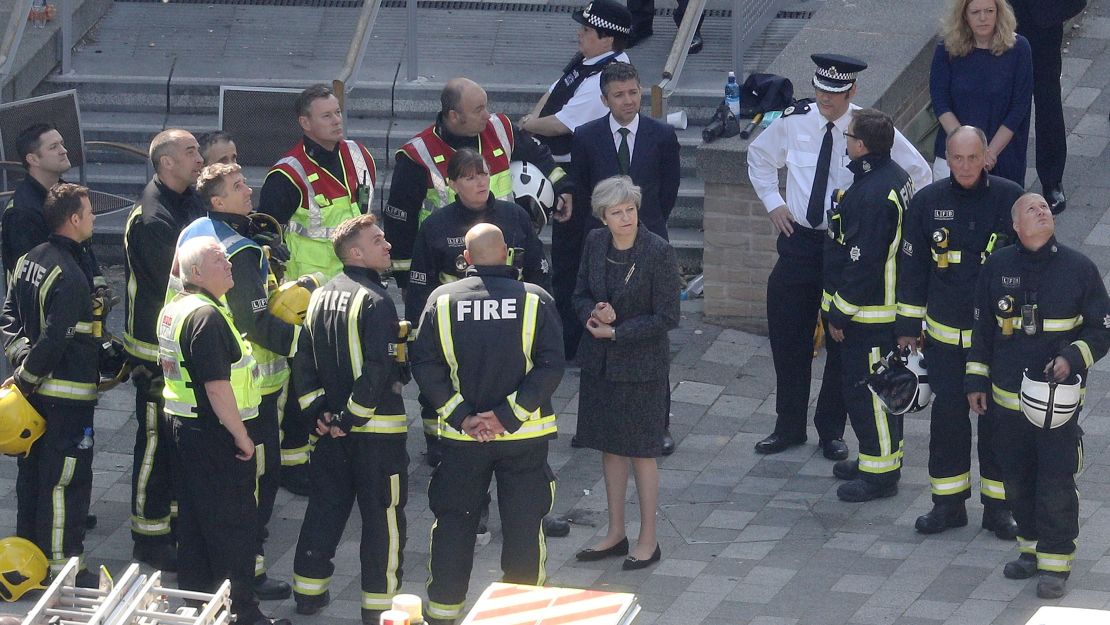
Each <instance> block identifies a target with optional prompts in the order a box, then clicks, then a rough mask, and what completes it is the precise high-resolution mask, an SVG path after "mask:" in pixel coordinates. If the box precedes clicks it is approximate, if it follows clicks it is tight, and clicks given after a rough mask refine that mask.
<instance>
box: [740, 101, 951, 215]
mask: <svg viewBox="0 0 1110 625" xmlns="http://www.w3.org/2000/svg"><path fill="white" fill-rule="evenodd" d="M809 106H810V109H809V112H808V113H796V114H794V115H791V116H789V117H780V118H779V119H776V120H775V121H774V122H772V123H771V125H770V126H768V127H767V129H766V130H764V131H763V132H761V133H760V134H759V136H757V137H756V138H755V140H753V141H752V142H751V144H750V145H749V146H748V178H749V179H750V180H751V183H752V188H754V189H755V193H756V195H758V196H759V199H760V201H762V202H763V206H764V207H766V209H767V212H768V213H769V212H771V211H773V210H775V209H776V208H778V207H779V206H782V205H783V204H786V206H787V208H788V209H790V215H791V216H792V217H793V218H794V221H795V222H796V223H798V224H800V225H802V226H804V227H807V228H810V227H813V225H812V224H810V223H809V220H808V219H807V218H806V212H807V210H808V208H809V193H810V191H811V190H812V189H813V178H814V176H815V175H816V174H817V159H818V157H819V156H820V154H821V141H822V140H824V138H825V125H826V124H827V123H828V120H827V119H825V118H824V117H822V116H821V113H820V110H819V109H818V108H817V105H816V104H810V105H809ZM859 108H860V107H858V106H856V105H855V104H852V105H850V106H849V109H848V111H847V112H846V113H844V115H842V116H841V117H840V119H837V120H836V121H834V122H833V124H834V125H835V127H834V128H833V131H832V132H833V147H832V162H831V163H830V164H829V183H828V186H827V187H826V193H825V197H824V202H825V208H824V210H822V211H821V218H822V221H821V223H820V224H818V225H817V228H819V229H821V230H824V229H826V228H827V227H828V225H827V224H826V223H825V221H826V217H825V211H827V210H828V209H829V208H830V200H829V196H830V195H831V194H832V192H833V190H834V189H847V188H848V187H849V186H851V185H852V179H853V177H854V176H853V174H852V172H851V171H849V170H848V163H850V162H851V159H849V158H848V154H847V149H848V144H847V141H846V139H845V138H844V132H845V131H847V130H848V125H849V124H850V123H851V121H852V111H854V110H857V109H859ZM890 156H891V158H892V159H893V160H894V161H895V162H896V163H898V164H899V165H901V166H902V169H904V170H906V173H907V174H909V175H910V179H911V180H913V184H914V188H915V189H922V188H924V187H925V186H926V185H928V184H929V183H931V182H932V181H933V172H932V169H931V168H930V167H929V163H927V162H926V161H925V159H924V157H922V156H921V154H920V153H919V152H918V151H917V148H915V147H914V146H913V144H912V143H910V142H909V140H908V139H906V138H905V137H904V136H902V133H901V132H899V131H898V129H897V128H896V129H895V130H894V147H893V148H891V150H890ZM783 167H786V199H785V200H784V199H783V197H782V193H781V192H780V191H779V173H778V170H779V169H781V168H783Z"/></svg>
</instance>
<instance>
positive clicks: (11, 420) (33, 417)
mask: <svg viewBox="0 0 1110 625" xmlns="http://www.w3.org/2000/svg"><path fill="white" fill-rule="evenodd" d="M45 431H46V420H45V419H43V418H42V415H40V414H39V413H38V411H37V410H35V409H34V408H32V407H31V404H29V403H27V399H26V398H24V397H23V393H21V392H19V389H18V388H16V387H15V385H10V386H4V387H0V453H4V454H7V455H9V456H24V457H26V456H27V454H29V453H30V452H31V445H33V444H34V442H35V441H37V440H38V439H39V437H40V436H42V433H43V432H45Z"/></svg>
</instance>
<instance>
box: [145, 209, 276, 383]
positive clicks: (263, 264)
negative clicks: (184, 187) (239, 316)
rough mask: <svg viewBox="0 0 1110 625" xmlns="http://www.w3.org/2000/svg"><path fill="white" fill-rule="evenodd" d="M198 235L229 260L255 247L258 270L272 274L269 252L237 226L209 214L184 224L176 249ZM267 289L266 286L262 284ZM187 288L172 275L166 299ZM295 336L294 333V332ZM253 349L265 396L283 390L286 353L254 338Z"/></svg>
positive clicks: (224, 300)
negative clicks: (213, 242)
mask: <svg viewBox="0 0 1110 625" xmlns="http://www.w3.org/2000/svg"><path fill="white" fill-rule="evenodd" d="M196 237H213V238H214V239H216V240H217V241H219V242H220V245H222V246H223V248H224V251H225V253H226V254H227V259H228V260H229V261H230V260H232V258H234V257H235V255H236V254H238V253H239V252H242V251H243V250H247V249H253V250H255V251H257V252H258V258H259V267H258V268H259V270H260V271H261V274H262V275H263V276H269V275H270V261H268V260H266V254H265V253H263V251H262V246H260V245H259V244H258V243H256V242H255V241H254V240H252V239H248V238H247V237H245V236H243V235H241V234H239V233H238V232H236V231H235V229H234V228H232V227H231V226H229V225H227V224H226V223H224V222H222V221H220V220H218V219H211V218H209V217H201V218H200V219H197V220H196V221H194V222H193V223H191V224H189V225H188V226H185V229H184V230H182V231H181V234H180V235H178V237H177V249H181V246H182V245H184V244H185V242H186V241H188V240H189V239H193V238H196ZM263 288H264V289H265V288H266V285H263ZM184 292H185V288H184V285H182V283H181V278H180V277H179V276H175V275H173V274H172V273H171V274H170V278H169V284H168V285H167V287H166V301H165V304H169V303H170V302H171V301H173V298H174V297H176V296H177V295H178V294H180V293H184ZM220 301H221V303H222V304H224V305H225V306H226V305H227V297H226V296H224V297H222V298H220ZM294 336H295V335H294ZM250 344H251V349H252V350H253V351H254V360H255V362H257V363H258V372H259V375H260V377H259V379H258V388H259V391H260V392H261V393H262V394H263V395H269V394H270V393H276V392H278V391H279V390H281V387H282V386H283V385H284V384H285V382H286V380H288V379H289V357H288V356H287V355H283V354H275V353H274V352H272V351H270V350H268V349H266V348H265V347H263V346H261V345H259V344H258V343H256V342H254V341H250Z"/></svg>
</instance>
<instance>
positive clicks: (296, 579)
mask: <svg viewBox="0 0 1110 625" xmlns="http://www.w3.org/2000/svg"><path fill="white" fill-rule="evenodd" d="M329 584H331V578H330V577H325V578H323V579H317V578H313V577H305V576H303V575H297V574H296V573H294V574H293V592H295V593H298V594H301V595H310V596H317V595H322V594H324V593H325V592H327V590H328V585H329Z"/></svg>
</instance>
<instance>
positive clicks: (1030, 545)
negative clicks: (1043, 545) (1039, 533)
mask: <svg viewBox="0 0 1110 625" xmlns="http://www.w3.org/2000/svg"><path fill="white" fill-rule="evenodd" d="M1017 545H1018V552H1020V553H1030V554H1035V553H1037V541H1035V540H1029V539H1028V538H1023V537H1021V536H1018V537H1017Z"/></svg>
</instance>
